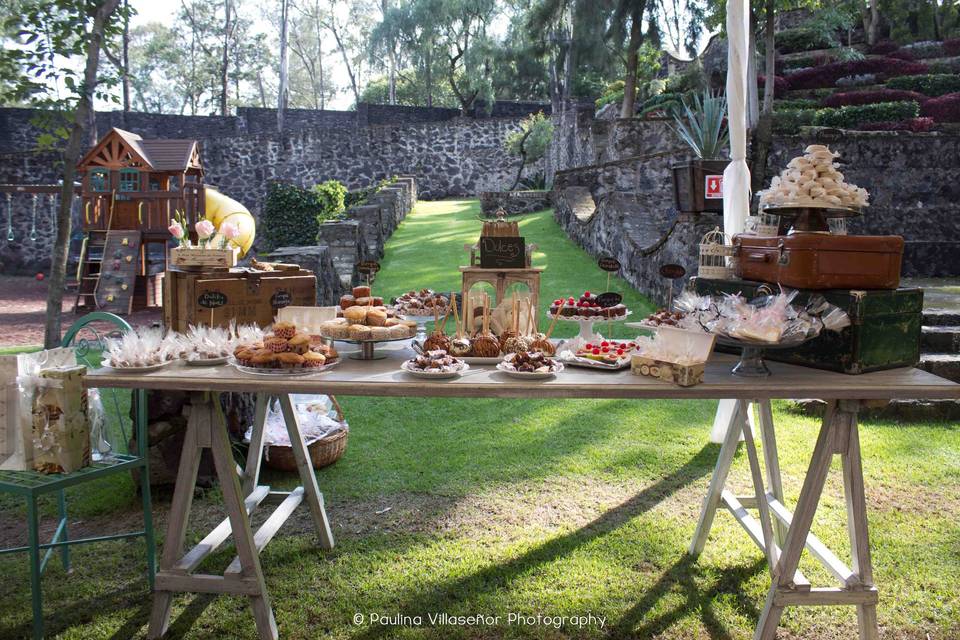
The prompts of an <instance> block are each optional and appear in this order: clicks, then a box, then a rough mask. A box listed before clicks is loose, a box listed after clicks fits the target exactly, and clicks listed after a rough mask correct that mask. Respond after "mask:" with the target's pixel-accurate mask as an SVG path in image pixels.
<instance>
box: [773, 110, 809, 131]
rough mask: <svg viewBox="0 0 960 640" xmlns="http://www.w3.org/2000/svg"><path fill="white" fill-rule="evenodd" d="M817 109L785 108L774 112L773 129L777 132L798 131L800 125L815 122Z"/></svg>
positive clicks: (803, 125)
mask: <svg viewBox="0 0 960 640" xmlns="http://www.w3.org/2000/svg"><path fill="white" fill-rule="evenodd" d="M816 115H817V109H784V110H782V111H774V112H773V131H774V132H775V133H796V132H797V131H798V130H799V129H800V127H807V126H810V125H812V124H813V119H814V118H815V117H816Z"/></svg>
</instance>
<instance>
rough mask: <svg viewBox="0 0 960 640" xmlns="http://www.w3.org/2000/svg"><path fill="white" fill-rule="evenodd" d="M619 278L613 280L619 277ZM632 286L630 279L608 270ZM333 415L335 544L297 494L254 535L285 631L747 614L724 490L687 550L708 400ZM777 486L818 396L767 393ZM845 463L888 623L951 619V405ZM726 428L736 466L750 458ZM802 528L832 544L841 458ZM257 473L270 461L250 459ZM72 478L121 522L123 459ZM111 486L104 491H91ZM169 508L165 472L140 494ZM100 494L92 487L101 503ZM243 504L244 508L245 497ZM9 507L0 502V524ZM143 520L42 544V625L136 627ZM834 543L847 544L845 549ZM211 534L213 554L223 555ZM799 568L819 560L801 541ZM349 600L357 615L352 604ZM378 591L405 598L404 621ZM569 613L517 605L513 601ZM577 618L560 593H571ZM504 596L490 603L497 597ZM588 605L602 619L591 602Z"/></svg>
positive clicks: (204, 520)
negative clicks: (861, 477)
mask: <svg viewBox="0 0 960 640" xmlns="http://www.w3.org/2000/svg"><path fill="white" fill-rule="evenodd" d="M476 210H477V209H476V203H475V202H458V201H447V202H435V203H430V202H422V203H419V204H418V205H417V207H416V209H415V211H414V213H413V214H411V216H410V217H409V218H408V219H407V220H406V221H405V222H404V223H403V224H402V225H401V227H400V229H399V230H398V231H397V233H396V234H395V235H394V237H393V238H392V239H391V241H390V243H389V244H388V250H387V253H388V255H387V257H386V259H385V260H384V261H383V266H384V269H383V271H382V272H381V274H380V277H379V279H378V281H377V284H376V288H377V289H378V290H379V291H380V293H381V294H383V295H389V294H395V293H398V292H401V291H403V290H406V289H409V288H411V287H422V286H430V287H434V288H438V289H450V288H452V287H454V286H455V285H456V283H457V279H458V275H457V272H456V266H457V265H458V264H462V263H463V262H464V260H465V257H466V254H465V253H464V252H463V251H462V248H461V247H462V245H463V243H464V242H468V241H470V240H471V239H473V237H474V236H475V235H476V233H477V230H478V229H479V224H480V223H479V221H476V220H475V216H476ZM522 224H523V228H524V233H525V234H526V235H527V237H528V238H529V239H530V240H531V241H533V242H537V243H538V244H540V246H541V251H542V252H543V253H544V254H545V255H544V256H541V257H538V264H545V265H546V266H548V271H547V272H546V274H545V282H544V289H545V291H546V296H545V297H550V296H555V295H559V294H560V293H579V290H580V289H582V288H584V287H588V288H591V289H600V288H603V287H604V286H605V284H606V276H605V275H604V274H602V273H601V272H600V271H599V270H598V269H597V268H596V267H595V265H594V264H593V260H592V259H591V258H589V257H588V256H586V255H585V254H583V253H582V252H581V251H580V250H579V249H577V248H576V247H574V246H573V245H572V244H571V243H570V242H568V241H567V240H566V238H565V237H564V236H563V234H562V233H561V232H560V230H559V229H558V228H557V226H556V225H555V224H554V223H553V222H552V219H551V216H550V214H549V212H545V213H540V214H535V215H532V216H529V217H527V218H526V219H525V220H524V222H523V223H522ZM618 286H620V287H622V286H623V285H622V284H620V283H618ZM626 296H627V299H628V302H629V303H630V304H631V305H632V306H633V307H634V308H637V309H639V308H640V305H641V304H642V298H641V297H640V296H639V295H638V294H636V293H635V292H627V293H626ZM341 401H342V402H343V405H344V409H345V411H346V413H347V416H348V418H349V420H350V422H351V426H352V432H351V436H350V445H349V448H348V450H347V453H346V455H345V457H344V458H343V459H342V460H341V461H340V462H338V463H337V464H336V465H334V466H333V467H331V468H328V469H324V470H322V471H320V472H319V473H318V477H319V480H320V483H321V487H322V489H323V491H324V492H325V497H326V499H327V503H328V507H329V510H330V516H331V520H332V522H333V528H334V535H335V536H336V537H337V547H336V549H335V550H334V551H332V552H326V553H325V552H322V551H319V550H318V549H317V548H316V547H315V546H314V537H313V536H311V535H310V534H309V518H308V516H307V515H306V512H305V510H303V509H301V510H300V511H298V514H297V516H296V517H295V519H294V521H293V525H294V526H293V532H292V533H291V532H289V531H286V530H285V532H284V533H281V534H280V535H279V536H278V537H277V538H276V539H275V540H274V541H273V542H272V543H271V544H270V546H268V547H267V550H266V551H265V553H264V555H263V563H264V567H265V571H266V575H267V584H268V587H269V588H270V592H271V597H272V599H273V604H274V608H275V611H276V617H277V623H278V625H279V628H280V633H281V637H283V638H298V639H307V638H311V639H312V638H363V639H367V638H404V639H405V638H431V639H432V638H437V639H440V638H465V639H487V638H490V639H493V638H537V639H540V638H543V639H550V640H553V639H562V638H602V637H613V638H643V639H646V638H658V639H664V640H666V639H670V640H673V639H678V638H679V639H690V640H693V639H698V640H699V639H706V638H711V639H736V640H739V639H741V638H750V637H751V636H752V630H753V625H754V624H755V622H756V619H757V616H758V614H759V611H760V609H761V608H762V606H763V597H764V595H765V591H766V586H767V576H766V567H765V563H764V562H763V560H762V556H761V554H760V552H759V551H758V550H757V549H756V548H755V547H754V546H753V545H752V543H751V542H749V540H748V539H747V538H746V536H745V535H744V534H743V533H742V531H741V530H740V529H739V526H738V525H737V524H736V523H734V522H733V520H732V518H730V517H729V515H727V514H725V513H721V514H719V515H718V517H717V521H716V524H715V526H714V533H713V535H712V536H711V539H710V542H709V544H708V546H707V550H706V552H705V554H704V555H703V556H702V557H701V558H700V560H699V561H698V562H696V563H693V562H691V561H690V560H688V559H687V557H686V555H685V549H686V546H687V544H688V542H689V539H690V537H691V536H692V534H693V529H694V526H695V524H696V517H697V512H698V509H699V506H700V502H701V500H702V497H703V494H704V492H705V490H706V485H707V482H708V479H709V474H710V471H711V470H712V467H713V463H714V461H715V457H716V455H717V449H718V448H717V446H715V445H709V444H707V443H706V440H707V434H708V432H709V428H710V424H711V423H712V418H713V412H714V409H715V403H714V402H704V401H677V402H631V401H586V400H580V401H556V400H550V401H546V400H534V399H530V400H514V401H504V400H449V399H448V400H440V399H435V400H423V399H412V398H411V399H375V398H346V397H342V398H341ZM775 419H776V420H777V422H778V426H779V430H778V436H779V440H780V445H781V455H782V458H781V463H782V466H783V472H784V475H785V478H784V480H785V484H786V492H787V497H788V502H792V501H793V500H795V499H796V496H797V494H798V492H799V489H800V481H801V479H802V477H803V473H804V471H805V469H806V465H807V463H808V461H809V456H810V452H811V450H812V447H813V443H814V438H815V435H816V426H817V422H816V420H814V419H812V418H807V417H803V416H799V415H797V414H795V413H792V412H791V411H789V410H788V408H787V406H786V405H782V404H778V405H776V406H775ZM861 433H862V442H863V451H864V459H865V460H864V472H865V474H866V478H867V486H868V496H867V498H868V508H869V515H870V526H871V530H870V533H871V536H872V538H873V550H874V564H875V574H876V580H877V582H878V584H879V585H880V589H881V600H880V607H879V617H880V625H881V628H882V630H883V631H882V634H883V637H884V638H897V639H900V638H911V639H913V638H916V639H918V640H919V639H926V638H930V639H931V640H945V639H948V638H958V637H960V622H958V620H960V552H958V550H960V526H958V525H957V522H958V517H960V429H958V428H957V425H947V424H923V425H910V426H908V425H900V424H896V423H892V422H866V423H865V424H864V425H863V426H862V430H861ZM745 458H746V457H745V456H744V455H743V453H742V452H741V453H740V454H739V455H738V458H737V460H736V463H735V466H734V470H733V472H732V474H731V480H732V482H733V484H734V485H737V486H739V488H740V489H741V492H742V490H744V489H745V488H746V486H747V482H748V480H749V471H748V468H747V463H746V459H745ZM835 471H836V472H837V473H835V474H834V475H833V476H832V477H831V479H830V481H829V483H828V488H827V491H826V496H825V499H824V502H823V506H822V508H821V510H820V512H819V514H818V520H817V522H816V523H815V525H814V528H815V531H816V532H817V533H818V534H819V535H820V536H821V538H822V539H824V541H825V542H827V544H829V545H830V546H832V547H833V548H835V549H838V550H842V549H844V548H845V540H846V533H845V529H843V523H844V520H845V517H846V513H845V508H844V503H843V499H842V490H841V485H840V482H839V477H838V472H839V465H837V468H836V469H835ZM266 477H267V478H268V479H269V480H270V482H271V483H272V484H274V485H275V486H292V485H293V484H295V483H296V481H295V479H294V478H293V477H291V476H289V475H279V474H269V473H268V474H267V476H266ZM99 491H100V493H99V496H98V499H87V500H85V501H82V502H79V503H78V505H77V508H78V511H77V513H76V519H77V520H79V521H81V522H80V523H78V524H76V525H75V526H76V527H78V528H83V527H87V528H93V529H98V530H99V529H101V527H102V530H104V531H108V530H111V529H112V528H115V527H116V526H117V524H118V523H130V522H132V523H136V522H137V517H136V513H137V511H136V504H137V499H136V497H135V496H134V495H133V492H132V489H131V485H130V484H129V483H128V482H124V483H122V484H115V485H107V486H104V487H101V488H100V490H99ZM217 497H218V492H217V491H216V490H207V491H205V492H201V493H199V494H198V497H197V498H196V499H195V501H194V504H195V509H196V510H197V511H198V517H197V518H196V520H195V524H196V526H195V527H194V529H193V530H192V534H191V541H196V540H198V539H199V537H200V533H201V531H200V529H201V525H209V524H210V523H211V522H213V521H214V520H215V519H216V518H218V517H220V512H219V510H218V508H217ZM103 503H106V504H107V505H108V507H107V508H104V507H103V506H102V505H103ZM155 504H156V513H157V516H158V520H159V521H160V522H161V524H162V523H163V522H165V516H166V513H167V508H168V506H169V494H168V493H167V492H158V495H157V496H156V497H155ZM98 505H100V506H98ZM260 517H261V518H262V517H263V516H260ZM17 522H18V514H17V512H16V511H15V510H13V509H12V508H11V507H9V506H5V507H4V508H2V509H0V533H2V532H3V531H4V529H5V528H6V527H12V526H14V525H15V524H16V523H17ZM141 553H142V544H141V543H139V542H137V543H106V544H100V545H96V546H93V547H88V548H85V549H78V550H77V552H76V554H75V570H74V573H73V575H71V576H64V574H63V572H62V570H61V569H60V567H59V566H57V565H56V564H55V562H51V565H50V567H49V569H48V571H47V574H46V576H45V578H44V588H45V591H46V596H47V600H46V602H47V609H46V610H47V624H48V629H49V631H50V637H60V638H76V639H84V640H86V639H89V638H117V639H120V638H130V637H135V638H142V637H143V636H144V633H145V629H146V621H147V616H148V615H149V596H148V593H147V590H146V585H145V581H144V580H143V579H142V568H143V560H142V556H141ZM841 556H842V557H846V554H845V553H844V554H841ZM230 558H231V555H230V553H229V551H223V552H221V553H219V554H217V555H216V557H215V558H213V559H212V560H210V561H208V562H209V565H210V568H209V570H210V571H211V572H212V571H216V570H222V569H223V568H224V567H225V565H226V564H227V563H228V562H229V561H230ZM801 568H802V570H803V571H804V573H805V574H806V575H807V576H808V577H809V578H810V579H811V580H812V581H814V582H816V583H819V584H822V585H826V586H829V585H831V584H832V582H831V581H830V580H829V576H827V575H826V574H825V572H824V571H823V570H821V569H820V568H819V566H818V565H816V564H814V563H812V562H810V561H809V559H805V560H804V562H803V563H802V565H801ZM0 572H2V574H3V575H4V576H5V577H6V579H5V580H4V581H3V583H2V584H0V603H2V604H0V637H2V638H8V637H17V636H20V635H23V634H24V633H25V632H26V631H27V629H28V624H29V595H28V593H29V590H28V587H27V584H28V583H27V572H26V567H25V559H24V558H23V557H17V558H12V557H2V558H0ZM439 613H446V614H449V615H471V614H474V615H476V614H480V615H484V616H491V617H493V619H492V620H488V622H492V624H479V625H474V626H443V625H436V624H432V623H431V621H430V619H429V616H430V615H431V614H439ZM357 614H362V615H363V622H362V623H361V624H359V625H356V624H354V617H355V616H356V615H357ZM373 614H376V615H380V616H394V617H395V616H398V615H401V616H407V618H406V620H405V623H404V624H402V625H384V624H381V623H380V622H375V623H372V622H371V616H372V615H373ZM517 614H519V615H522V616H536V615H538V614H541V615H545V616H567V617H568V619H567V621H566V622H565V623H564V624H561V625H558V626H553V625H551V624H543V623H540V624H537V623H536V621H534V620H528V621H527V622H529V624H523V623H521V622H519V621H516V620H514V619H512V618H511V615H517ZM590 614H592V615H593V616H594V619H593V620H588V621H587V622H586V623H585V624H584V625H580V624H578V623H577V622H576V621H573V622H571V621H570V620H569V617H571V616H588V615H590ZM174 615H175V621H174V623H173V627H172V629H171V634H170V637H172V638H204V639H206V638H210V639H213V638H218V639H219V638H253V637H254V634H253V623H252V617H251V615H250V612H249V607H248V606H247V604H246V602H245V601H244V600H242V599H239V598H211V597H206V596H199V597H182V598H178V599H177V600H176V601H175V609H174ZM496 616H499V621H497V620H496ZM599 619H602V620H603V626H601V625H600V623H599ZM855 624H856V623H855V615H854V613H853V612H852V611H850V610H846V609H843V610H841V609H825V608H813V609H805V610H800V609H789V610H788V611H787V613H786V615H785V616H784V618H783V627H782V631H781V633H782V637H784V638H804V639H818V640H839V639H841V638H843V639H845V638H851V637H855V636H856V632H855Z"/></svg>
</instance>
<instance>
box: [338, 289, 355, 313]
mask: <svg viewBox="0 0 960 640" xmlns="http://www.w3.org/2000/svg"><path fill="white" fill-rule="evenodd" d="M355 304H357V299H356V298H354V297H353V296H352V295H350V294H349V293H348V294H347V295H345V296H340V308H341V309H347V308H349V307H352V306H353V305H355Z"/></svg>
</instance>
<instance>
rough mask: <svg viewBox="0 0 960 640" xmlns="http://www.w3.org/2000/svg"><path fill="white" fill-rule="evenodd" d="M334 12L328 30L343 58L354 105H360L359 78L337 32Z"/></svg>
mask: <svg viewBox="0 0 960 640" xmlns="http://www.w3.org/2000/svg"><path fill="white" fill-rule="evenodd" d="M332 12H333V10H332V9H331V15H330V24H329V25H328V28H329V29H330V33H332V34H333V39H334V40H335V41H336V42H337V49H338V50H339V51H340V57H342V58H343V64H344V66H345V67H346V68H347V76H348V77H349V78H350V88H351V89H353V100H354V104H360V91H358V90H357V77H356V76H355V75H354V73H353V67H352V66H351V65H350V56H348V55H347V48H346V47H345V46H344V44H343V40H341V39H340V32H339V31H338V30H337V27H336V23H335V22H334V20H335V19H336V18H335V16H333V13H332Z"/></svg>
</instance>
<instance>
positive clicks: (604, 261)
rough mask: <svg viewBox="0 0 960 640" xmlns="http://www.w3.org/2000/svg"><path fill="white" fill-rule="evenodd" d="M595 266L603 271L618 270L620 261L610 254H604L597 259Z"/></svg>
mask: <svg viewBox="0 0 960 640" xmlns="http://www.w3.org/2000/svg"><path fill="white" fill-rule="evenodd" d="M597 266H598V267H600V268H601V269H603V270H604V271H610V272H613V273H615V272H617V271H620V261H619V260H617V259H616V258H613V257H611V256H604V257H602V258H600V259H599V260H597Z"/></svg>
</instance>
